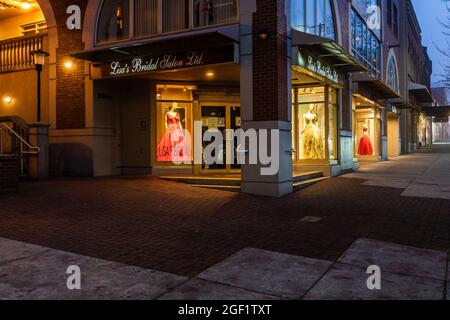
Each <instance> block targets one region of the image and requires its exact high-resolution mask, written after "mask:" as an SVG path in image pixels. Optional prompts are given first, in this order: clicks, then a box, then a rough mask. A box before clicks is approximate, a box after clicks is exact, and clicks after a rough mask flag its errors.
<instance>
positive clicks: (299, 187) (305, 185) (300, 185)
mask: <svg viewBox="0 0 450 320" xmlns="http://www.w3.org/2000/svg"><path fill="white" fill-rule="evenodd" d="M328 179H329V177H320V178H313V179H309V180H304V181H300V182H295V183H294V184H293V188H294V191H298V190H302V189H305V188H308V187H310V186H312V185H314V184H316V183H319V182H322V181H324V180H328Z"/></svg>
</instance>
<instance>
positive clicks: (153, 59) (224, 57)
mask: <svg viewBox="0 0 450 320" xmlns="http://www.w3.org/2000/svg"><path fill="white" fill-rule="evenodd" d="M226 62H231V63H233V62H236V61H235V48H234V45H233V44H229V45H223V46H219V47H215V48H207V49H203V50H188V51H183V52H175V53H164V54H160V55H154V56H142V57H133V58H130V59H124V60H115V61H111V62H108V63H103V64H101V65H96V66H94V67H93V68H92V69H94V70H92V69H91V77H92V78H93V79H99V78H111V77H119V76H127V75H133V74H140V73H146V72H156V71H168V70H178V69H184V68H192V67H198V66H203V65H209V64H218V63H226Z"/></svg>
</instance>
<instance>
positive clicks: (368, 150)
mask: <svg viewBox="0 0 450 320" xmlns="http://www.w3.org/2000/svg"><path fill="white" fill-rule="evenodd" d="M368 131H369V129H367V128H364V134H363V136H362V137H361V140H360V141H359V147H358V155H360V156H373V147H372V141H370V137H369V135H368Z"/></svg>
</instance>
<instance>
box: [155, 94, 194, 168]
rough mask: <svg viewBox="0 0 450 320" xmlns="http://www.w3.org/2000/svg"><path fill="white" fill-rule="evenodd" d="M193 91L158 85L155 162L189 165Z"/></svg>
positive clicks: (190, 159) (190, 158)
mask: <svg viewBox="0 0 450 320" xmlns="http://www.w3.org/2000/svg"><path fill="white" fill-rule="evenodd" d="M193 89H194V88H193V87H187V86H179V85H158V86H157V100H158V101H157V106H156V119H157V121H156V131H157V146H156V161H157V162H167V163H169V162H170V163H179V162H189V161H192V159H193V158H192V157H193V155H192V137H191V134H190V133H192V132H193V128H192V124H193V119H192V90H193Z"/></svg>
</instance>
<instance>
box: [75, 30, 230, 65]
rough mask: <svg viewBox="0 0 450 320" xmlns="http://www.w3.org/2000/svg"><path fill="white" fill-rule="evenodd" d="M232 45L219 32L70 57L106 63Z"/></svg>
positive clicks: (106, 48) (146, 42)
mask: <svg viewBox="0 0 450 320" xmlns="http://www.w3.org/2000/svg"><path fill="white" fill-rule="evenodd" d="M233 43H234V44H236V43H237V41H236V40H234V39H232V38H230V37H228V36H226V35H224V34H222V33H220V32H207V33H201V34H195V35H188V36H183V37H176V38H171V39H165V40H161V39H160V38H155V39H151V40H148V41H141V42H131V43H123V44H120V45H115V46H111V45H109V46H106V47H100V48H96V49H92V50H86V51H82V52H78V53H75V54H73V55H72V56H73V57H75V58H78V59H81V60H87V61H91V62H107V61H115V60H123V59H129V58H131V57H139V56H150V55H158V54H163V53H167V52H178V51H186V50H199V49H205V48H211V47H218V46H221V45H227V44H233Z"/></svg>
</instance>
